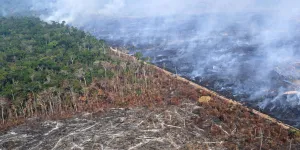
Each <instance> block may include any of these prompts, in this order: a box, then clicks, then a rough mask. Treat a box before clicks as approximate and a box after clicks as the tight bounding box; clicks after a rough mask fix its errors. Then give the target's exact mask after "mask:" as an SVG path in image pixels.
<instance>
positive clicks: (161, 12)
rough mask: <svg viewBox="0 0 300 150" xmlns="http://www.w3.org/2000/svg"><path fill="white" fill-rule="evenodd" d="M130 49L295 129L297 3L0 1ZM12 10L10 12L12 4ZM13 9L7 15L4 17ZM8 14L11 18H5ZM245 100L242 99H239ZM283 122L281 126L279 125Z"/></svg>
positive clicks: (286, 0)
mask: <svg viewBox="0 0 300 150" xmlns="http://www.w3.org/2000/svg"><path fill="white" fill-rule="evenodd" d="M0 3H3V4H4V5H1V6H0V9H1V11H0V12H2V15H9V14H10V13H12V12H21V11H24V7H25V8H29V9H28V10H30V11H32V12H39V14H40V15H39V16H40V17H41V18H42V19H43V20H45V21H51V20H53V21H58V22H61V21H66V22H67V23H68V24H70V25H74V26H77V27H80V28H83V29H84V30H87V31H89V32H91V33H92V34H94V35H96V36H97V37H99V38H103V39H105V40H107V41H109V42H111V44H115V45H118V46H127V47H131V49H132V50H143V51H142V52H143V53H144V54H145V55H147V56H151V57H153V62H154V63H156V64H158V65H162V64H163V65H167V67H169V68H170V69H171V70H174V68H176V70H177V71H178V72H179V73H180V74H181V75H184V76H187V77H189V78H191V79H194V80H196V81H197V82H199V83H201V84H203V85H206V86H208V87H209V88H212V89H214V90H217V91H219V92H223V93H225V94H226V93H228V91H230V93H231V95H233V96H235V98H237V99H238V100H241V101H246V102H247V103H248V104H249V105H252V106H254V107H258V108H260V109H263V110H264V111H266V112H268V113H270V114H272V115H275V116H276V117H277V118H279V119H282V120H285V121H287V122H288V123H290V124H292V125H296V126H297V123H299V122H300V117H299V116H297V115H296V114H297V113H299V112H300V110H299V105H300V100H299V95H300V94H299V93H298V94H291V95H287V94H285V93H286V92H288V91H298V90H299V87H300V82H298V81H300V73H299V72H300V63H299V62H300V54H299V52H300V49H299V48H300V42H299V41H298V40H297V39H299V35H300V34H299V33H300V30H299V23H300V22H299V21H300V7H297V6H299V4H300V2H298V1H296V0H264V1H261V0H243V1H240V0H184V1H182V0H151V1H148V0H147V1H146V0H84V1H83V0H51V1H49V0H28V1H22V2H18V1H14V0H10V1H8V0H4V2H0ZM15 4H17V5H15ZM11 10H14V11H11ZM12 14H13V13H12ZM245 95H246V96H245ZM286 118H288V119H286Z"/></svg>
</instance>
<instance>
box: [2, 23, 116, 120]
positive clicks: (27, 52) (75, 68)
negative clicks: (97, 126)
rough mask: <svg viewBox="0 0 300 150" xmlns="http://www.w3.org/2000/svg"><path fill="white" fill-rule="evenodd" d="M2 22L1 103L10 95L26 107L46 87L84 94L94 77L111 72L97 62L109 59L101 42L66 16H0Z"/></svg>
mask: <svg viewBox="0 0 300 150" xmlns="http://www.w3.org/2000/svg"><path fill="white" fill-rule="evenodd" d="M0 24H1V26H0V85H1V86H0V99H1V105H4V104H7V103H8V102H7V99H8V100H9V103H10V104H12V105H14V106H15V107H20V108H21V107H25V103H26V102H27V101H28V100H29V99H33V100H34V99H35V98H36V96H37V93H39V92H41V91H45V90H46V89H52V90H54V91H56V92H64V90H68V91H72V92H74V93H78V94H82V93H84V91H83V89H84V88H83V87H86V86H88V85H89V84H90V83H91V82H92V80H93V79H94V78H104V77H112V76H113V73H112V72H110V71H106V69H105V68H104V67H103V65H101V62H102V61H104V62H111V58H110V57H109V55H107V48H108V47H107V46H106V45H105V42H104V41H103V40H98V39H96V38H95V37H93V36H91V35H89V34H86V33H85V32H83V31H80V30H78V29H76V28H74V27H70V26H67V25H65V23H64V22H62V23H57V22H51V23H46V22H43V21H41V20H39V19H38V18H30V17H27V18H23V17H22V18H0ZM113 63H117V62H113ZM15 109H18V108H15ZM16 115H17V114H16Z"/></svg>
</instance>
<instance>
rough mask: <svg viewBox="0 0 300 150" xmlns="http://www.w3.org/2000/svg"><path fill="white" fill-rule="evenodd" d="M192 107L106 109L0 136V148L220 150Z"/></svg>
mask: <svg viewBox="0 0 300 150" xmlns="http://www.w3.org/2000/svg"><path fill="white" fill-rule="evenodd" d="M200 107H201V106H198V105H197V104H196V103H195V102H191V101H186V102H184V103H182V104H181V105H180V106H169V107H162V108H152V109H151V108H150V109H149V108H144V107H142V108H133V109H122V108H115V109H110V110H108V111H107V112H104V113H101V114H97V113H95V114H89V113H86V114H83V115H79V116H76V117H74V118H71V119H67V120H59V121H44V122H33V121H30V122H28V123H27V124H24V125H21V126H19V127H16V128H14V129H12V130H10V131H8V132H6V133H3V134H1V136H0V146H1V147H0V148H1V149H57V150H58V149H130V150H133V149H225V147H224V146H223V145H222V143H223V142H224V141H220V140H216V139H214V138H212V137H210V136H209V134H208V131H207V130H203V129H201V128H199V127H198V126H197V125H196V124H195V123H194V121H193V120H192V118H194V119H195V118H197V117H200V116H199V115H198V114H197V113H195V110H197V109H199V108H200Z"/></svg>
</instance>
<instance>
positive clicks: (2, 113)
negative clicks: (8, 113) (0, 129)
mask: <svg viewBox="0 0 300 150" xmlns="http://www.w3.org/2000/svg"><path fill="white" fill-rule="evenodd" d="M1 117H2V124H4V108H3V106H1Z"/></svg>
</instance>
